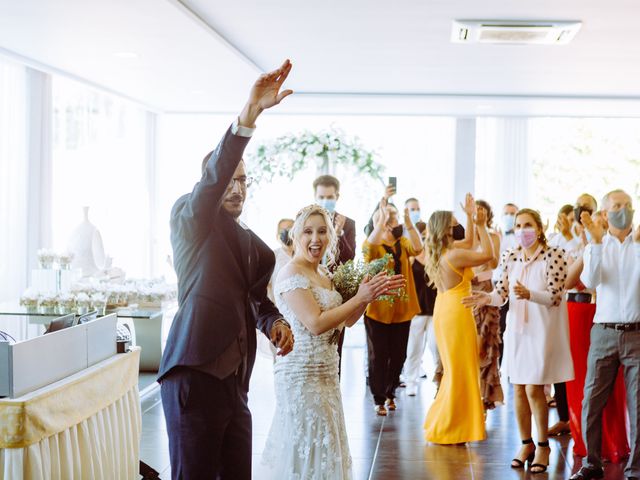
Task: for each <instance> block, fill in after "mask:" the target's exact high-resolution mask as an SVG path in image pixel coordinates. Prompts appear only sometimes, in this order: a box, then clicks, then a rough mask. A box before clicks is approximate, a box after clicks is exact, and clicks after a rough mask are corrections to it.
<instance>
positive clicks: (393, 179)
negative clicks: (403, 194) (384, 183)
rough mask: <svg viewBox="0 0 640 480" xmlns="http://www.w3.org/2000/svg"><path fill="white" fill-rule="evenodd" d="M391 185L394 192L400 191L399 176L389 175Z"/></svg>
mask: <svg viewBox="0 0 640 480" xmlns="http://www.w3.org/2000/svg"><path fill="white" fill-rule="evenodd" d="M389 185H391V186H392V187H393V192H394V193H395V192H397V191H398V178H397V177H389Z"/></svg>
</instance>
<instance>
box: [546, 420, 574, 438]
mask: <svg viewBox="0 0 640 480" xmlns="http://www.w3.org/2000/svg"><path fill="white" fill-rule="evenodd" d="M568 433H571V428H569V422H563V421H559V422H556V423H555V425H553V426H552V427H551V428H549V430H547V435H548V436H550V437H559V436H560V435H566V434H568Z"/></svg>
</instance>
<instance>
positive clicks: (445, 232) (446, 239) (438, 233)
mask: <svg viewBox="0 0 640 480" xmlns="http://www.w3.org/2000/svg"><path fill="white" fill-rule="evenodd" d="M452 220H453V213H452V212H449V211H446V210H438V211H436V212H433V213H432V214H431V217H429V224H428V225H427V240H426V241H425V248H426V249H427V255H426V262H425V266H424V270H425V272H426V273H427V275H428V277H429V285H434V284H435V285H436V286H437V285H439V284H440V260H441V259H442V252H443V251H444V249H446V248H447V247H448V246H449V245H451V243H452V240H453V238H452V237H451V235H450V234H449V230H450V229H451V221H452Z"/></svg>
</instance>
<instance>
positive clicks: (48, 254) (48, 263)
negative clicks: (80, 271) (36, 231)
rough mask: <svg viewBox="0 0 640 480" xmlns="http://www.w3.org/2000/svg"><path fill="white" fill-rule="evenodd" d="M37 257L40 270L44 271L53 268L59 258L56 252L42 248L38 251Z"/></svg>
mask: <svg viewBox="0 0 640 480" xmlns="http://www.w3.org/2000/svg"><path fill="white" fill-rule="evenodd" d="M37 256H38V264H39V265H40V268H43V269H49V268H53V264H54V263H55V261H56V258H57V255H56V252H54V251H53V250H51V249H48V248H41V249H40V250H38V253H37Z"/></svg>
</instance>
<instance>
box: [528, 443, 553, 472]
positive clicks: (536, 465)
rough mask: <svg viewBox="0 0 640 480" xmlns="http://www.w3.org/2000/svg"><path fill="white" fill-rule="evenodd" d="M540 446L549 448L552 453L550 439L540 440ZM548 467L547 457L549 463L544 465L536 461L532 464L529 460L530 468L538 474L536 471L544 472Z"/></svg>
mask: <svg viewBox="0 0 640 480" xmlns="http://www.w3.org/2000/svg"><path fill="white" fill-rule="evenodd" d="M538 446H539V447H543V448H549V453H551V449H550V447H549V441H548V440H547V441H546V442H538ZM534 468H535V469H536V470H534ZM547 468H549V459H548V458H547V464H546V465H543V464H542V463H534V464H531V462H529V470H531V473H533V474H536V473H544V472H546V471H547Z"/></svg>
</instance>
